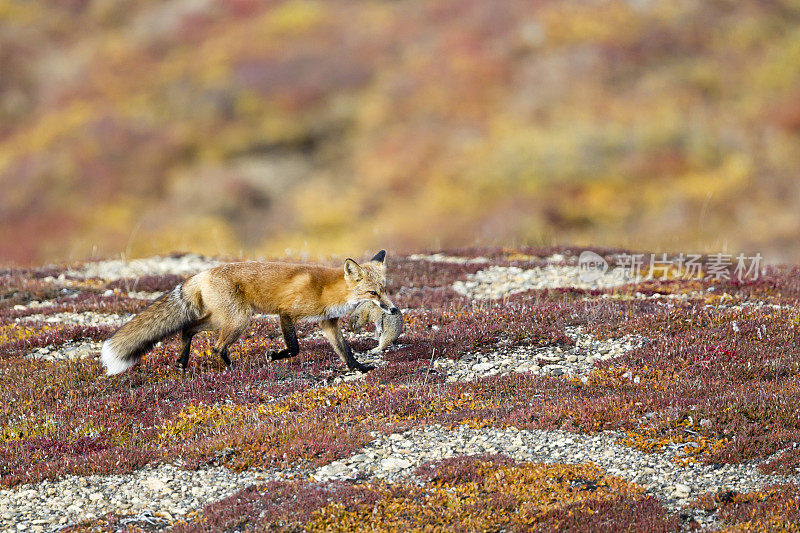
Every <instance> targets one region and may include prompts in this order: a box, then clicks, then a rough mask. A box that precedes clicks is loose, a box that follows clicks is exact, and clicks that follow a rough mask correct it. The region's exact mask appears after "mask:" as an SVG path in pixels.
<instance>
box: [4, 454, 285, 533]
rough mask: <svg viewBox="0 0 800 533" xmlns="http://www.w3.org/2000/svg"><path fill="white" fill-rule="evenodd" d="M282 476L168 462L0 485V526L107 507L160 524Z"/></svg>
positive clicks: (21, 526) (74, 518) (54, 523)
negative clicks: (188, 467) (108, 472)
mask: <svg viewBox="0 0 800 533" xmlns="http://www.w3.org/2000/svg"><path fill="white" fill-rule="evenodd" d="M280 477H288V475H284V474H273V473H263V472H254V471H248V472H241V473H234V472H231V471H230V470H228V469H227V468H224V467H212V468H206V469H202V470H181V469H179V468H176V467H175V466H172V465H160V466H157V467H152V468H144V469H142V470H139V471H136V472H133V473H130V474H124V475H111V476H86V477H81V476H64V477H63V478H61V479H59V480H58V481H41V482H39V483H31V484H26V485H19V486H17V487H14V488H13V489H6V490H0V529H2V530H3V531H14V530H16V531H48V530H55V529H58V528H60V527H64V526H67V525H69V524H76V523H80V522H81V521H83V520H91V519H94V518H98V517H102V516H104V515H106V514H108V513H116V514H119V515H127V516H128V519H127V523H135V522H137V521H139V522H143V523H149V525H151V526H161V527H159V529H161V528H163V527H166V526H168V525H169V524H170V522H172V521H173V520H176V519H179V518H181V517H183V516H185V515H186V514H187V513H189V512H190V511H193V510H197V509H201V508H202V507H203V506H205V505H207V504H209V503H211V502H214V501H217V500H220V499H222V498H226V497H228V496H230V495H231V494H233V493H234V492H236V491H238V490H240V489H242V488H244V487H248V486H250V485H253V484H255V483H263V482H267V481H272V480H275V479H279V478H280ZM141 525H144V524H141ZM15 528H16V529H15Z"/></svg>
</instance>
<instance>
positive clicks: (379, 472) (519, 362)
mask: <svg viewBox="0 0 800 533" xmlns="http://www.w3.org/2000/svg"><path fill="white" fill-rule="evenodd" d="M411 259H416V260H419V261H441V262H453V263H466V262H471V263H485V262H488V260H486V259H485V258H472V259H465V258H460V257H448V256H443V255H441V254H438V255H434V256H412V257H411ZM215 264H217V262H216V261H213V260H208V259H205V258H202V257H199V256H192V255H189V256H182V257H179V258H175V257H155V258H150V259H145V260H138V261H131V262H125V261H121V260H120V261H103V262H98V263H88V264H86V265H85V266H84V267H83V268H81V269H75V270H72V271H70V273H69V274H70V275H71V276H75V277H82V278H100V279H103V280H115V279H120V278H129V277H137V276H142V275H152V274H167V273H169V274H183V275H185V274H191V273H194V272H197V271H199V270H202V269H204V268H208V267H209V266H213V265H215ZM626 282H627V278H626V277H625V276H624V275H623V274H622V273H620V272H619V271H617V270H612V271H611V272H609V273H608V274H606V275H604V276H601V277H600V278H599V279H597V280H596V281H593V282H591V283H584V282H582V281H581V280H580V279H579V272H578V269H577V267H575V266H569V265H563V264H561V265H553V264H549V265H547V266H545V267H543V268H535V269H528V270H523V269H520V268H516V267H496V266H488V267H487V268H486V269H484V270H481V271H479V272H477V273H476V274H473V275H469V276H467V277H466V279H463V280H458V281H456V282H455V283H454V284H453V289H454V290H456V291H457V292H458V293H461V294H464V295H467V296H469V297H471V298H475V299H485V298H502V297H504V296H507V295H509V294H513V293H516V292H520V291H524V290H528V289H531V288H558V287H580V288H602V287H609V286H614V285H620V284H624V283H626ZM137 296H139V295H137ZM141 296H151V295H150V294H144V295H141ZM47 305H49V303H48V302H36V303H35V305H31V306H32V307H47ZM125 318H126V317H124V316H118V315H109V314H100V313H90V312H84V313H57V314H49V315H48V314H41V315H40V314H32V315H27V316H24V317H21V318H18V319H16V320H17V321H18V322H19V323H25V322H29V321H44V322H53V323H63V324H67V323H74V324H84V325H86V324H90V325H112V326H118V325H119V324H121V323H122V322H123V321H124V320H125ZM566 333H567V335H568V336H570V337H571V338H572V339H573V340H574V341H575V345H574V346H561V347H559V346H556V347H546V348H536V349H528V348H520V347H514V348H508V349H505V348H501V347H499V348H498V349H497V350H496V351H493V352H491V353H484V354H466V355H465V356H463V357H462V358H460V359H458V360H453V359H437V360H434V361H433V362H432V366H433V368H434V369H435V370H436V371H437V372H439V373H441V374H443V375H444V376H445V377H446V380H447V381H451V382H452V381H463V380H473V379H476V378H479V377H485V376H491V375H496V374H503V373H509V372H529V373H537V374H541V375H544V376H553V377H558V378H561V379H582V378H583V379H585V378H584V377H583V376H584V375H585V374H586V373H587V372H588V371H590V369H591V368H592V366H593V364H594V363H595V362H596V361H613V360H614V358H616V357H618V356H620V355H622V354H623V353H625V352H626V351H628V350H630V349H632V348H633V347H635V346H637V345H638V344H640V343H641V342H643V339H641V338H638V337H635V336H628V337H624V338H618V339H610V340H599V339H596V338H594V337H593V336H592V335H589V334H588V333H585V332H584V331H583V330H582V329H581V328H568V329H567V330H566ZM99 345H100V343H99V342H94V341H86V342H70V343H67V344H65V345H62V346H60V347H58V348H49V347H41V348H38V349H36V350H35V351H33V352H31V353H30V354H29V355H28V356H29V357H32V358H36V359H42V360H47V361H51V360H61V359H76V358H87V357H88V358H97V357H98V355H99V354H98V351H99ZM360 358H361V359H362V360H363V361H365V362H372V363H374V364H378V365H380V364H381V363H382V361H383V359H382V355H381V354H377V355H373V356H367V355H364V356H361V357H360ZM627 377H629V378H630V379H631V380H636V379H638V377H637V376H627ZM357 379H363V375H361V374H359V373H349V374H342V375H340V376H338V377H337V378H335V380H334V382H341V381H350V380H357ZM621 439H622V435H620V434H616V433H609V432H606V433H601V434H596V435H582V434H574V433H568V432H565V431H559V430H551V431H521V430H516V429H514V428H506V429H496V428H486V429H473V428H470V427H468V426H457V427H455V428H452V429H449V428H445V427H441V426H437V425H433V426H427V427H423V428H418V429H414V430H411V431H408V432H405V433H396V434H390V435H378V434H376V435H375V439H374V440H373V441H372V442H371V443H370V444H369V445H368V446H366V447H365V448H363V449H362V450H360V451H358V453H356V454H354V455H352V456H350V457H348V458H346V459H342V460H338V461H333V462H332V463H330V464H327V465H325V466H322V467H320V468H317V469H315V470H309V469H305V470H302V469H300V470H296V471H286V472H263V471H247V472H243V473H233V472H231V471H229V470H227V469H226V468H222V467H205V468H201V469H199V470H182V469H180V468H178V466H180V465H160V466H154V467H148V468H145V469H142V470H139V471H137V472H133V473H131V474H125V475H111V476H88V477H78V476H65V477H63V478H61V479H59V480H57V481H43V482H39V483H33V484H25V485H19V486H15V487H13V488H9V489H4V490H0V528H2V530H3V531H56V530H58V529H60V528H63V527H65V526H68V525H70V524H76V523H79V522H81V521H83V520H86V519H93V518H97V517H101V516H103V515H105V514H107V513H112V512H113V513H120V514H123V515H125V517H126V518H125V522H124V523H125V524H127V525H140V526H143V527H144V526H146V527H148V528H154V529H162V528H165V527H167V526H168V525H169V524H170V523H171V522H172V521H173V520H175V519H180V518H183V517H186V516H187V515H189V514H190V513H192V512H193V511H197V510H199V509H201V508H202V507H203V506H204V505H206V504H208V503H209V502H212V501H216V500H219V499H221V498H224V497H226V496H228V495H230V494H232V493H233V492H235V491H237V490H239V489H241V488H244V487H247V486H249V485H252V484H254V483H263V482H265V481H267V480H271V479H277V478H280V477H292V476H296V475H307V474H311V475H312V476H313V478H314V479H316V480H329V479H372V478H378V479H384V480H387V481H393V480H398V479H407V478H409V477H413V474H412V472H413V469H414V468H415V467H416V466H419V465H420V464H422V463H423V462H425V461H430V460H436V459H441V458H446V457H453V456H457V455H463V454H468V455H472V454H505V455H508V456H510V457H512V458H514V459H517V460H520V461H538V462H547V463H552V462H562V463H585V462H593V463H596V464H597V465H600V466H601V467H602V468H604V469H606V471H607V472H608V473H610V474H613V475H617V476H620V477H622V478H625V479H626V480H629V481H633V482H636V483H638V484H640V485H642V486H643V487H645V488H647V490H649V491H650V492H651V493H652V494H654V495H655V496H657V497H658V498H659V499H660V500H661V501H663V502H664V504H665V505H666V506H667V508H669V509H670V510H678V509H680V508H681V507H682V506H685V505H686V504H687V503H688V501H689V499H691V498H693V497H695V496H697V495H698V494H700V493H702V492H705V491H716V490H720V489H722V488H727V489H732V490H737V491H741V492H747V491H752V490H755V489H759V488H761V487H763V486H765V485H768V484H772V483H775V482H776V481H777V480H788V481H791V482H798V481H800V480H799V479H798V478H797V477H790V478H780V477H776V476H767V475H764V474H762V473H760V472H759V471H758V470H757V469H756V466H757V465H756V464H737V465H697V464H690V465H687V466H683V465H682V464H681V462H680V461H676V460H675V459H676V458H678V457H680V454H681V450H680V446H673V447H672V448H671V449H667V450H665V451H662V452H658V453H651V454H645V453H642V452H640V451H638V450H635V449H633V448H631V447H629V446H626V445H624V444H623V443H622V442H621ZM696 518H697V520H698V521H700V522H701V523H704V524H707V525H712V524H713V517H706V516H703V515H702V514H696Z"/></svg>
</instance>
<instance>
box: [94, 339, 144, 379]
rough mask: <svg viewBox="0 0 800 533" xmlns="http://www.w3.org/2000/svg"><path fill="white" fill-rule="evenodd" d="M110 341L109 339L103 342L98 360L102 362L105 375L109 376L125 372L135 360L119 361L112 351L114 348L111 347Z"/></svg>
mask: <svg viewBox="0 0 800 533" xmlns="http://www.w3.org/2000/svg"><path fill="white" fill-rule="evenodd" d="M110 341H111V339H108V340H107V341H105V342H104V343H103V349H102V350H101V351H100V360H101V361H102V362H103V366H105V367H106V374H108V375H109V376H111V375H114V374H119V373H121V372H125V371H126V370H128V369H129V368H130V367H132V366H133V365H134V363H135V362H136V361H135V360H134V361H130V360H126V359H121V358H120V357H119V356H118V355H117V353H116V352H115V351H114V348H112V347H111V344H110Z"/></svg>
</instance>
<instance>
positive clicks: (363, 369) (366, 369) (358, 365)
mask: <svg viewBox="0 0 800 533" xmlns="http://www.w3.org/2000/svg"><path fill="white" fill-rule="evenodd" d="M347 369H348V370H351V371H353V370H358V371H359V372H365V373H366V372H369V371H370V370H374V369H375V367H374V366H373V365H365V364H363V363H359V362H358V361H356V362H355V363H354V364H352V365H347Z"/></svg>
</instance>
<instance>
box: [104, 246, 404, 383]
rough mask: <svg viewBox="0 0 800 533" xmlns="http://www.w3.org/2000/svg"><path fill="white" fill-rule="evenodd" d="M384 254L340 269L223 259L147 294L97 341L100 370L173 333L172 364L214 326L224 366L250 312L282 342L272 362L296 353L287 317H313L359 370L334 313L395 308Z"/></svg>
mask: <svg viewBox="0 0 800 533" xmlns="http://www.w3.org/2000/svg"><path fill="white" fill-rule="evenodd" d="M385 257H386V252H385V251H384V250H381V251H380V252H378V254H376V255H375V257H373V258H372V259H371V260H370V261H369V262H366V263H364V264H361V265H359V264H358V263H356V262H355V261H353V260H352V259H348V260H346V261H345V263H344V268H329V267H324V266H317V265H302V264H290V263H262V262H244V263H229V264H226V265H222V266H219V267H216V268H212V269H210V270H206V271H203V272H200V273H199V274H196V275H194V276H192V277H190V278H189V279H187V280H186V281H184V282H183V283H181V284H179V285H178V286H177V287H175V288H174V289H173V290H171V291H170V292H168V293H166V294H164V295H163V296H161V297H160V298H158V299H157V300H155V301H154V302H153V303H152V304H151V305H150V306H149V307H147V308H146V309H144V310H143V311H142V312H141V313H139V314H138V315H136V316H134V317H133V318H132V319H131V320H130V321H129V322H127V323H126V324H124V325H123V326H122V327H121V328H119V329H118V330H117V331H116V332H115V333H114V335H112V336H111V337H110V338H109V339H108V340H106V341H105V342H104V343H103V349H102V355H101V360H102V362H103V365H105V367H106V372H107V373H108V374H118V373H120V372H124V371H125V370H127V369H129V368H130V367H132V366H133V365H135V364H136V363H137V362H138V361H139V360H140V359H141V357H142V355H144V354H145V353H146V352H147V351H149V350H150V349H151V348H152V347H153V345H154V344H155V343H156V342H158V341H160V340H161V339H163V338H165V337H168V336H170V335H173V334H175V333H178V332H180V333H181V338H182V341H183V347H182V350H181V354H180V356H179V358H178V365H180V367H181V368H184V369H185V368H186V366H187V365H188V362H189V351H190V349H191V343H192V337H193V336H194V335H196V334H197V333H199V332H200V331H207V330H210V331H215V332H218V336H217V340H216V342H215V344H214V351H215V353H217V354H218V355H219V356H220V358H221V359H222V360H223V361H224V362H225V364H226V365H228V366H230V365H231V361H230V359H229V357H228V348H229V347H230V345H231V344H233V343H234V342H236V340H237V339H238V338H239V336H240V335H241V334H242V332H243V331H244V330H245V328H246V327H247V325H248V324H249V323H250V318H251V317H252V315H253V314H254V313H267V314H274V315H278V317H279V319H280V324H281V330H282V331H283V336H284V340H285V341H286V348H285V349H284V350H281V351H279V352H272V353H270V354H268V355H269V357H270V358H271V359H272V360H277V359H284V358H286V357H292V356H295V355H297V354H298V352H299V351H300V346H299V344H298V342H297V334H296V331H295V323H296V322H297V321H298V320H303V319H307V320H314V321H318V322H319V324H320V327H321V329H322V332H323V333H324V334H325V337H326V338H327V339H328V342H329V343H330V344H331V346H332V347H333V349H334V350H335V351H336V353H337V354H338V355H339V357H340V358H341V359H342V361H343V362H344V363H345V364H346V365H347V368H348V369H350V370H360V371H362V372H363V371H367V370H369V369H370V368H371V367H368V366H366V365H363V364H361V363H359V362H358V361H357V360H356V359H355V357H354V356H353V352H352V350H351V349H350V347H349V346H348V345H347V343H346V342H345V340H344V337H343V336H342V332H341V330H340V329H339V325H338V321H339V317H341V316H343V315H345V314H347V313H348V312H350V311H352V310H353V309H354V308H355V307H356V306H357V305H358V304H359V303H361V302H364V301H372V302H373V303H375V304H376V305H378V306H379V307H380V308H381V309H382V310H383V311H384V312H385V313H389V314H397V313H399V310H398V309H397V307H396V306H395V305H394V304H393V303H392V301H391V300H390V299H389V298H388V296H387V295H386V265H385V263H384V259H385Z"/></svg>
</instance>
